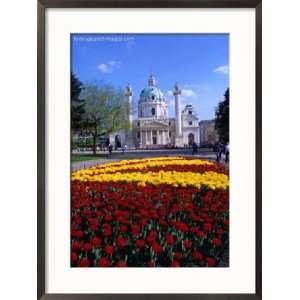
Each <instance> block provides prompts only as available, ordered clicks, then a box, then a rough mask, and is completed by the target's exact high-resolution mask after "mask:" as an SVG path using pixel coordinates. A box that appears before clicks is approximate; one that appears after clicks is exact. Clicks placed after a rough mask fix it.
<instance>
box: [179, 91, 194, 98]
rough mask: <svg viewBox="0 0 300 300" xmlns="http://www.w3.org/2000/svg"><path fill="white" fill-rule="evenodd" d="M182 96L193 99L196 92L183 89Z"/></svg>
mask: <svg viewBox="0 0 300 300" xmlns="http://www.w3.org/2000/svg"><path fill="white" fill-rule="evenodd" d="M181 95H182V97H192V96H195V92H194V91H193V90H188V89H182V90H181Z"/></svg>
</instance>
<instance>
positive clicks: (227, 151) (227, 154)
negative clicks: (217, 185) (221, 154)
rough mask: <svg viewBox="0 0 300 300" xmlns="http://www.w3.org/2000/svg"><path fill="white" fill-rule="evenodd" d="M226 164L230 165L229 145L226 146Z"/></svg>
mask: <svg viewBox="0 0 300 300" xmlns="http://www.w3.org/2000/svg"><path fill="white" fill-rule="evenodd" d="M225 163H226V164H228V163H229V143H227V144H226V146H225Z"/></svg>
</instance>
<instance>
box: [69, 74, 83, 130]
mask: <svg viewBox="0 0 300 300" xmlns="http://www.w3.org/2000/svg"><path fill="white" fill-rule="evenodd" d="M82 90H83V85H82V82H81V81H80V80H79V79H78V78H77V77H76V76H75V75H74V74H73V73H72V72H71V128H72V131H73V132H74V131H77V130H80V129H82V126H83V115H84V105H85V103H84V100H83V99H81V98H80V94H81V92H82Z"/></svg>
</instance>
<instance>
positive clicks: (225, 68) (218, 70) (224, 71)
mask: <svg viewBox="0 0 300 300" xmlns="http://www.w3.org/2000/svg"><path fill="white" fill-rule="evenodd" d="M214 72H215V73H220V74H225V75H227V74H228V73H229V66H228V65H224V66H219V67H217V68H215V69H214Z"/></svg>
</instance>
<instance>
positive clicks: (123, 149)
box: [122, 144, 127, 154]
mask: <svg viewBox="0 0 300 300" xmlns="http://www.w3.org/2000/svg"><path fill="white" fill-rule="evenodd" d="M126 149H127V145H126V144H124V145H123V146H122V153H123V154H124V153H125V151H126Z"/></svg>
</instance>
